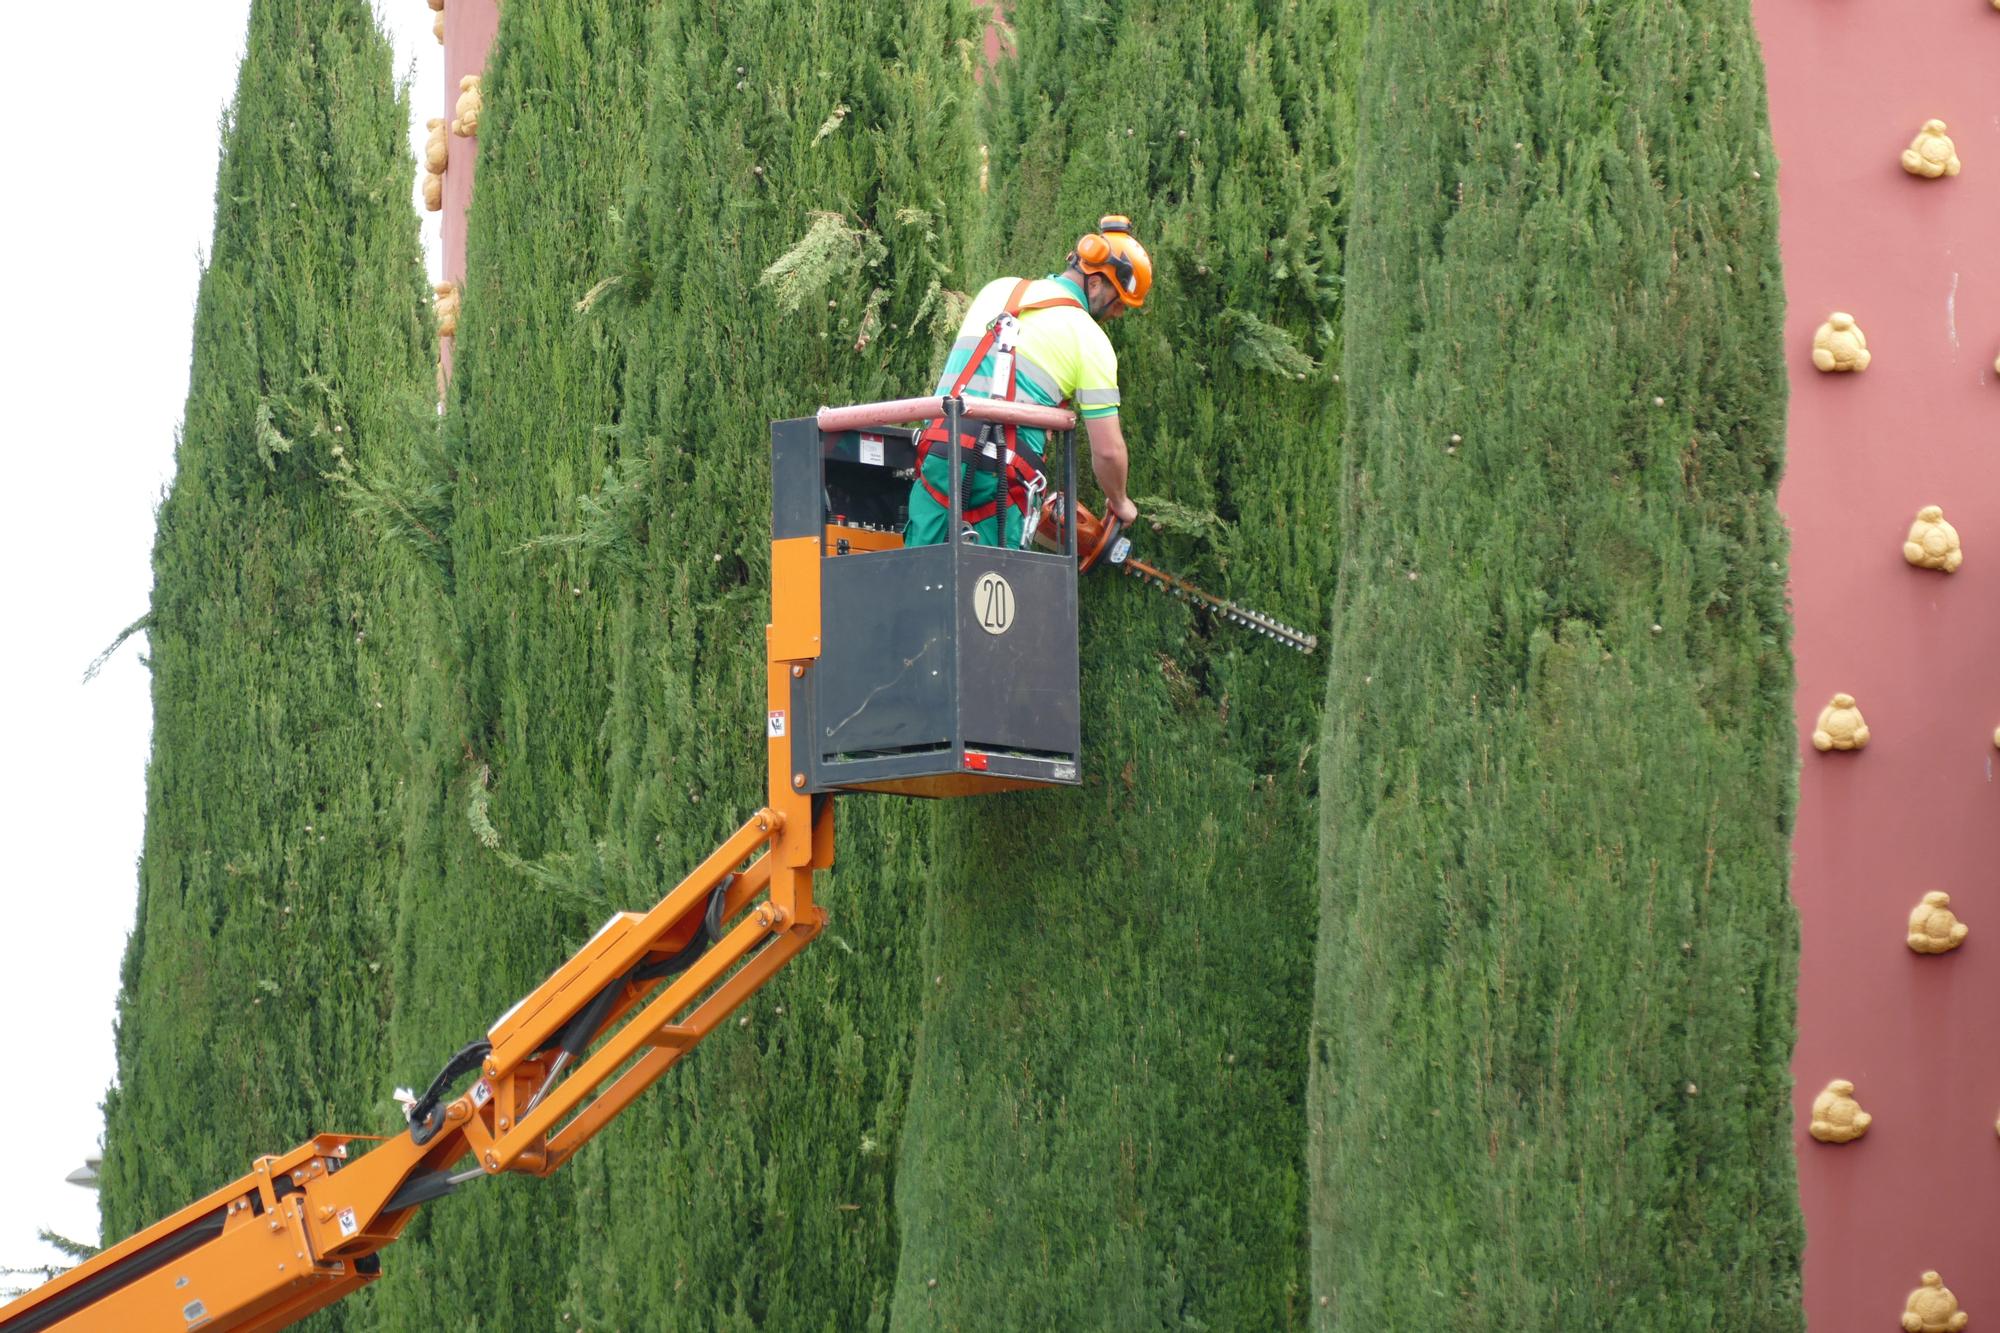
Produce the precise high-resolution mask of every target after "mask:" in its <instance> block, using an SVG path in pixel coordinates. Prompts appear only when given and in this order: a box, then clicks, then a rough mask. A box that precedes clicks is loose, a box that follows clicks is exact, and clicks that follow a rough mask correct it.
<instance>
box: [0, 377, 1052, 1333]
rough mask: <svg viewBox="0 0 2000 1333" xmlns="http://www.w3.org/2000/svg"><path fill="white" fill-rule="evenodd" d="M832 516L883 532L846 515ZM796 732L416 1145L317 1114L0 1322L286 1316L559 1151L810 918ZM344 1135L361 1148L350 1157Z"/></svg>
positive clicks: (523, 1018)
mask: <svg viewBox="0 0 2000 1333" xmlns="http://www.w3.org/2000/svg"><path fill="white" fill-rule="evenodd" d="M968 406H971V405H970V404H968ZM939 408H940V404H939V400H937V399H935V398H932V399H908V400H898V401H897V402H894V403H879V404H866V405H862V406H860V407H854V408H835V409H822V410H821V419H822V423H823V424H826V423H827V422H828V421H829V420H832V421H839V420H843V419H849V418H859V419H863V420H865V421H871V422H872V423H876V424H887V423H890V422H894V421H902V420H911V419H916V418H918V417H921V416H926V415H933V416H934V415H937V413H938V410H939ZM967 415H968V416H974V415H977V416H980V417H991V418H995V419H1014V420H1018V421H1023V422H1026V423H1027V424H1031V425H1043V426H1046V427H1049V428H1053V429H1069V428H1071V427H1072V426H1073V425H1074V419H1073V417H1072V416H1071V415H1070V414H1069V413H1068V412H1059V411H1055V410H1052V409H1046V408H1028V407H1026V406H1024V405H1016V404H1004V403H980V404H978V405H977V406H976V407H972V410H971V411H968V413H967ZM840 535H845V536H850V539H851V540H853V539H865V540H866V541H867V542H868V543H869V545H870V546H873V545H874V544H876V543H878V542H880V543H881V544H882V545H888V544H890V543H888V542H887V541H884V540H883V539H882V538H880V537H879V536H878V535H877V534H864V533H861V532H860V530H852V531H851V532H850V530H847V529H841V530H840ZM898 544H899V543H898ZM825 549H826V534H821V535H820V536H816V537H813V536H809V537H793V538H786V539H782V540H773V541H772V543H771V622H770V624H769V625H767V626H766V627H765V630H764V636H765V673H766V674H765V679H766V685H767V691H768V697H769V708H770V711H771V715H772V718H773V719H774V720H775V719H777V718H779V717H781V716H788V714H789V711H790V708H791V694H792V681H793V680H794V679H795V678H797V677H801V676H803V675H804V674H805V673H806V671H807V670H809V669H810V668H811V666H812V664H813V662H814V660H815V659H817V658H818V657H819V655H820V561H821V559H822V552H823V551H824V550H825ZM864 549H865V548H864ZM792 732H793V728H792V727H791V726H789V725H787V726H782V727H780V726H777V725H772V726H770V727H768V728H767V734H768V741H767V745H768V751H767V760H768V773H769V777H768V791H767V795H766V802H765V806H764V808H763V809H761V810H759V811H758V812H757V813H756V814H754V815H752V816H751V817H750V819H749V820H748V821H746V822H745V823H744V825H743V827H741V828H740V829H738V830H737V831H736V832H735V834H733V835H732V836H731V837H730V838H729V840H728V841H727V842H725V843H723V844H722V846H721V847H719V848H717V849H716V850H715V852H714V853H713V854H711V855H710V856H709V858H708V859H707V860H706V861H704V862H702V863H701V865H700V866H698V867H697V868H696V869H695V870H694V872H693V873H692V874H690V875H689V876H688V877H687V878H686V879H684V880H682V881H681V882H680V883H679V884H678V885H676V886H675V887H674V888H673V890H672V891H671V892H669V893H668V894H667V895H666V897H664V898H662V899H661V900H660V901H659V902H658V903H657V904H655V905H654V907H653V908H652V909H651V910H650V911H647V912H643V913H640V912H621V913H619V914H618V915H616V916H614V917H613V918H612V919H611V920H610V921H608V922H606V923H605V925H604V927H603V928H602V929H601V930H599V931H598V932H597V934H596V935H594V936H593V937H592V938H591V939H590V940H589V942H587V943H586V944H585V945H584V946H583V947H582V948H581V949H579V950H577V952H576V954H575V955H574V956H572V957H571V958H570V960H569V961H568V962H566V963H564V964H563V965H562V966H561V967H559V968H557V969H556V971H555V972H554V973H553V974H551V975H550V976H549V978H548V979H547V980H546V981H544V982H542V984H541V985H539V986H537V987H536V988H535V989H534V991H533V992H532V993H530V994H529V995H528V996H527V997H526V998H524V999H522V1000H521V1001H520V1002H519V1003H518V1004H516V1005H515V1006H514V1007H513V1008H512V1009H511V1010H509V1011H508V1012H507V1013H506V1014H505V1015H503V1016H502V1017H501V1019H500V1020H499V1022H497V1023H495V1024H494V1025H493V1027H492V1028H491V1029H490V1030H489V1032H488V1033H487V1040H488V1041H489V1042H490V1043H491V1050H490V1051H489V1052H488V1053H487V1054H486V1056H485V1057H484V1059H483V1061H482V1062H481V1064H480V1069H479V1074H480V1077H479V1078H478V1079H477V1080H476V1081H475V1082H474V1083H473V1084H472V1086H471V1087H470V1088H468V1089H467V1090H466V1091H465V1092H464V1093H462V1094H461V1095H459V1096H458V1097H457V1098H456V1099H455V1100H452V1101H451V1102H449V1103H447V1104H446V1105H445V1106H444V1123H443V1128H442V1129H440V1130H439V1131H438V1132H437V1133H436V1134H435V1136H434V1137H432V1138H430V1139H429V1140H428V1141H427V1142H424V1143H418V1142H417V1141H416V1136H415V1135H413V1134H411V1133H407V1132H406V1133H399V1134H396V1135H394V1136H391V1137H388V1138H376V1137H373V1136H366V1135H350V1134H322V1135H318V1136H316V1137H314V1138H313V1139H311V1140H309V1141H308V1142H306V1143H303V1144H300V1145H299V1146H298V1147H296V1148H294V1149H292V1150H291V1151H290V1152H288V1153H285V1154H283V1155H281V1156H270V1157H260V1158H258V1159H257V1160H256V1161H255V1163H254V1164H253V1166H252V1169H251V1170H250V1171H249V1173H248V1174H246V1175H244V1176H242V1177H241V1178H239V1179H238V1180H236V1181H234V1182H232V1183H231V1184H229V1185H227V1186H224V1187H223V1188H222V1189H219V1190H217V1191H216V1192H215V1193H213V1194H210V1195H208V1196H207V1197H206V1198H204V1199H201V1200H200V1201H198V1202H196V1203H193V1204H190V1205H188V1206H187V1207H186V1208H184V1209H182V1210H181V1211H180V1212H178V1213H175V1214H174V1215H172V1216H171V1217H168V1218H165V1219H163V1220H161V1221H159V1222H157V1223H155V1224H154V1225H152V1226H150V1227H148V1228H146V1229H145V1230H144V1231H141V1232H139V1233H137V1234H136V1235H133V1236H131V1237H129V1238H127V1239H126V1240H124V1241H122V1242H120V1243H119V1244H117V1245H115V1246H112V1247H111V1248H109V1249H107V1250H105V1251H103V1252H102V1253H100V1254H99V1255H97V1256H96V1257H95V1258H93V1259H91V1260H90V1261H89V1262H87V1263H84V1264H81V1265H79V1266H78V1267H76V1268H73V1269H71V1270H70V1271H69V1272H67V1273H64V1274H63V1275H61V1276H60V1277H57V1278H55V1279H53V1280H51V1281H49V1282H47V1283H44V1284H43V1285H42V1286H40V1287H37V1288H36V1289H35V1290H34V1291H32V1292H30V1293H28V1294H27V1295H26V1296H23V1297H22V1298H20V1299H19V1300H17V1301H15V1302H14V1303H13V1304H11V1305H8V1306H6V1307H5V1308H4V1309H0V1333H40V1330H42V1329H60V1330H62V1333H84V1331H85V1330H91V1331H93V1333H96V1331H102V1333H127V1330H131V1329H174V1330H203V1333H235V1331H236V1330H243V1331H245V1333H261V1330H266V1329H280V1328H285V1327H288V1326H289V1325H291V1324H293V1323H296V1322H297V1321H298V1320H300V1319H303V1318H304V1317H305V1316H307V1315H309V1314H311V1313H313V1312H314V1311H315V1310H319V1309H321V1308H323V1307H325V1306H327V1305H330V1304H332V1303H333V1302H334V1301H337V1300H339V1299H340V1298H341V1297H342V1296H345V1295H347V1294H348V1293H349V1292H351V1291H353V1290H355V1289H356V1288H358V1287H361V1286H364V1285H366V1284H367V1283H369V1282H372V1281H374V1280H375V1278H376V1276H377V1274H378V1273H379V1271H380V1264H379V1261H378V1260H376V1259H375V1258H374V1256H375V1254H376V1252H377V1251H379V1250H380V1249H381V1248H382V1247H383V1246H385V1245H387V1244H388V1243H389V1242H391V1241H393V1240H395V1239H396V1238H397V1237H398V1236H400V1235H401V1234H402V1231H403V1228H404V1227H405V1226H407V1225H408V1224H409V1221H410V1219H411V1218H412V1217H413V1216H414V1215H415V1213H416V1210H417V1208H418V1207H420V1206H421V1205H422V1203H424V1202H426V1201H428V1200H430V1199H433V1198H437V1197H441V1195H442V1194H443V1193H448V1192H449V1189H450V1188H456V1186H457V1185H458V1184H459V1183H461V1182H463V1181H467V1180H471V1179H475V1178H477V1177H479V1176H491V1175H498V1174H500V1173H502V1172H507V1171H513V1172H521V1173H525V1174H528V1175H535V1176H545V1175H548V1174H549V1173H550V1172H552V1171H554V1170H555V1169H556V1168H558V1167H560V1166H561V1165H562V1164H563V1163H564V1162H567V1161H568V1160H569V1159H570V1158H571V1157H572V1156H574V1155H575V1154H576V1152H577V1150H578V1149H579V1148H581V1147H582V1146H583V1145H584V1144H586V1143H588V1142H589V1141H590V1140H591V1139H592V1138H594V1137H596V1135H597V1134H598V1133H599V1132H601V1131H602V1130H603V1129H604V1128H605V1126H607V1125H609V1124H610V1123H611V1121H612V1120H613V1119H615V1118H616V1117H617V1115H618V1113H619V1112H621V1111H623V1110H624V1109H625V1108H626V1107H627V1106H629V1105H631V1104H632V1102H633V1100H634V1099H635V1098H637V1097H638V1096H639V1094H640V1093H642V1092H644V1091H645V1090H646V1088H647V1087H648V1086H649V1085H650V1084H651V1083H652V1082H653V1081H654V1080H655V1079H657V1078H659V1077H660V1076H661V1075H662V1074H664V1073H666V1072H667V1070H669V1069H670V1068H672V1067H673V1065H674V1063H675V1062H676V1061H678V1060H679V1059H680V1058H681V1057H682V1056H684V1055H686V1054H687V1053H688V1052H689V1051H690V1050H692V1049H694V1047H695V1046H696V1045H697V1044H699V1043H700V1041H701V1040H702V1038H704V1037H706V1036H707V1035H708V1034H709V1033H711V1032H713V1031H714V1030H715V1029H716V1027H717V1026H718V1025H719V1024H721V1022H722V1021H723V1020H724V1019H725V1018H727V1017H728V1016H729V1014H730V1013H731V1012H732V1011H733V1010H734V1009H735V1008H736V1007H737V1006H738V1005H740V1004H742V1003H743V1001H744V1000H745V999H747V998H749V996H750V995H751V993H752V992H754V991H756V990H757V989H758V988H759V987H760V986H762V985H763V984H764V983H765V982H766V981H768V980H770V978H771V977H772V976H773V975H774V974H775V973H776V972H777V971H778V970H779V969H780V968H782V967H783V966H784V965H785V964H786V963H787V962H789V961H791V959H792V958H793V957H795V956H796V955H797V954H798V953H799V951H800V950H802V949H804V948H805V947H806V945H807V944H809V943H811V942H812V939H813V937H814V936H816V935H818V934H819V932H820V930H821V928H822V927H824V926H825V924H826V913H825V912H824V911H822V910H821V909H820V908H819V907H818V906H817V905H816V904H815V903H814V902H813V873H814V872H815V871H818V870H825V869H827V868H829V867H830V866H832V864H833V831H834V826H833V800H832V798H831V797H830V796H823V797H820V798H817V809H816V798H815V797H814V796H812V795H811V794H809V793H808V792H806V791H805V789H804V788H805V784H806V778H805V775H804V773H802V772H799V771H797V770H795V769H794V767H793V764H792ZM996 789H997V788H996V787H995V786H993V785H992V784H987V785H985V786H983V787H981V788H979V790H985V791H992V790H996ZM925 794H937V795H958V794H969V793H960V792H957V791H950V792H946V791H939V792H936V793H925ZM753 858H754V859H753ZM746 862H748V864H747V865H746V864H745V863H746ZM718 889H720V890H722V891H723V893H724V895H725V897H724V904H723V908H722V913H721V918H720V919H721V921H722V922H724V923H728V922H732V921H733V922H735V924H734V926H728V925H726V924H725V927H724V929H723V931H722V933H721V934H720V937H719V938H717V939H715V940H714V941H712V942H711V944H710V946H709V948H708V949H707V951H706V952H704V953H702V954H701V955H700V956H699V958H697V959H696V960H695V961H694V962H693V963H692V964H691V965H689V966H688V967H687V968H686V970H685V971H682V972H680V973H679V974H678V975H675V976H671V977H667V976H661V977H656V978H654V979H651V980H634V979H633V974H634V972H635V970H636V969H640V968H643V967H644V966H645V965H647V964H648V963H653V962H657V961H658V960H661V959H664V958H668V957H671V956H673V955H676V954H679V953H681V952H682V950H684V949H685V948H687V947H688V945H689V944H690V943H691V942H692V941H693V940H694V939H695V936H696V934H697V932H698V931H699V930H700V928H701V926H702V922H703V919H704V917H705V915H706V913H707V910H708V907H709V904H710V898H711V895H712V894H714V893H715V892H716V891H717V890H718ZM621 982H622V983H623V984H622V988H621V990H620V991H619V993H618V994H617V995H616V996H615V998H614V999H613V1001H612V1002H611V1004H610V1006H609V1007H608V1009H607V1010H605V1011H604V1014H603V1017H602V1019H601V1021H600V1022H598V1023H597V1025H596V1030H595V1031H594V1032H592V1033H591V1034H590V1036H589V1041H588V1042H587V1043H586V1044H585V1046H584V1050H585V1051H587V1052H588V1054H585V1055H583V1056H582V1058H581V1060H580V1061H579V1062H578V1063H575V1064H574V1065H572V1066H570V1067H568V1068H567V1069H563V1070H553V1069H552V1065H553V1063H554V1061H553V1060H552V1059H551V1058H550V1057H549V1055H548V1052H549V1051H550V1050H551V1048H552V1044H553V1043H555V1042H556V1040H557V1038H558V1037H559V1036H560V1035H561V1034H563V1033H564V1031H565V1029H566V1028H567V1027H568V1026H569V1024H570V1023H571V1022H572V1020H575V1019H576V1018H577V1016H578V1015H579V1014H581V1013H583V1012H585V1011H586V1009H588V1008H589V1006H590V1005H591V1004H592V1003H593V1001H595V1000H597V998H598V997H599V996H600V995H601V994H603V993H604V992H605V991H606V989H607V988H608V987H612V986H619V985H620V983H621ZM621 1024H622V1026H620V1025H621ZM614 1029H615V1031H614ZM607 1034H608V1035H607ZM593 1047H594V1049H592V1048H593ZM468 1072H469V1071H468ZM553 1074H560V1075H561V1077H559V1078H553V1077H552V1075H553ZM538 1094H540V1097H539V1100H537V1095H538ZM355 1143H370V1144H372V1145H373V1146H372V1147H370V1148H368V1149H367V1150H366V1151H365V1152H362V1153H360V1154H358V1155H356V1156H354V1157H352V1158H350V1156H349V1152H348V1145H350V1144H355ZM468 1157H469V1158H470V1159H471V1160H472V1162H473V1165H472V1166H471V1167H470V1168H469V1169H467V1170H465V1171H463V1172H462V1173H461V1174H460V1175H459V1176H458V1177H457V1178H456V1179H454V1180H453V1181H451V1182H450V1183H449V1185H448V1186H447V1187H444V1188H440V1189H437V1190H433V1191H431V1192H428V1193H420V1194H419V1197H415V1198H413V1197H412V1192H413V1188H414V1187H416V1186H419V1185H421V1184H423V1183H425V1182H427V1181H429V1182H433V1183H434V1182H435V1181H436V1180H437V1179H438V1176H439V1174H440V1173H444V1172H446V1171H448V1170H449V1169H450V1168H452V1167H453V1166H455V1165H456V1164H458V1163H460V1162H461V1161H462V1160H464V1159H466V1158H468ZM162 1256H165V1257H164V1258H163V1257H162Z"/></svg>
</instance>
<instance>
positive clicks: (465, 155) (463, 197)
mask: <svg viewBox="0 0 2000 1333" xmlns="http://www.w3.org/2000/svg"><path fill="white" fill-rule="evenodd" d="M499 29H500V0H445V5H444V98H443V110H442V111H441V112H440V113H439V114H440V115H442V116H443V117H444V119H445V123H446V124H447V125H449V124H450V123H451V120H452V116H453V112H454V109H455V108H456V107H457V106H458V81H459V79H460V78H461V77H462V76H464V75H467V74H478V73H480V72H481V71H483V70H484V69H485V68H486V52H487V50H488V49H489V48H491V47H492V45H493V35H494V33H496V32H498V31H499ZM478 162H479V140H478V139H477V138H470V139H462V138H460V137H459V136H457V135H455V134H454V135H452V136H451V164H450V165H449V166H447V167H446V168H445V173H444V219H443V222H444V281H446V282H457V283H463V282H464V281H465V214H466V210H467V209H468V208H470V207H471V206H472V178H473V174H474V169H475V168H476V167H477V166H478ZM452 342H453V339H450V338H446V339H444V347H443V354H444V369H445V373H446V374H450V373H451V361H452Z"/></svg>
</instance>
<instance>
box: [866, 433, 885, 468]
mask: <svg viewBox="0 0 2000 1333" xmlns="http://www.w3.org/2000/svg"><path fill="white" fill-rule="evenodd" d="M861 461H862V462H864V463H873V464H875V465H876V466H877V467H880V466H881V465H882V437H881V436H880V435H864V436H862V437H861Z"/></svg>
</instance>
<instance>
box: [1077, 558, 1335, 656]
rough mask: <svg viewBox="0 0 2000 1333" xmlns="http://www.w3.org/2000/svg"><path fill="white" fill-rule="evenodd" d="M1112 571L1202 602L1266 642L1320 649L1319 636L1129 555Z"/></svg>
mask: <svg viewBox="0 0 2000 1333" xmlns="http://www.w3.org/2000/svg"><path fill="white" fill-rule="evenodd" d="M1112 568H1114V569H1117V570H1120V571H1122V572H1123V573H1125V574H1126V575H1128V576H1129V577H1131V578H1135V579H1138V580H1139V581H1140V582H1142V583H1150V584H1152V585H1153V586H1154V587H1155V588H1161V589H1164V590H1165V591H1167V592H1170V593H1172V594H1173V595H1174V596H1176V597H1180V598H1183V599H1185V600H1188V601H1195V602H1200V603H1201V604H1202V605H1204V606H1206V607H1208V608H1209V609H1210V610H1212V611H1214V612H1215V613H1216V614H1217V615H1219V616H1221V617H1222V618H1223V619H1224V620H1227V621H1228V622H1229V623H1230V624H1232V625H1241V626H1242V627H1243V628H1244V629H1247V630H1249V631H1250V632H1251V633H1253V634H1261V635H1263V636H1264V637H1265V638H1267V639H1276V640H1277V641H1278V642H1279V643H1282V644H1284V645H1285V647H1287V648H1296V649H1298V650H1299V651H1300V652H1302V653H1309V652H1311V651H1312V650H1313V649H1315V648H1317V647H1319V636H1318V635H1317V634H1307V633H1305V632H1304V631H1303V630H1296V629H1293V628H1292V627H1291V626H1290V625H1287V624H1285V623H1284V622H1283V621H1281V620H1273V619H1271V617H1269V616H1267V615H1265V614H1264V613H1263V612H1261V611H1252V610H1251V609H1250V608H1249V607H1247V606H1238V605H1237V604H1236V603H1235V602H1231V601H1225V600H1224V599H1223V598H1220V597H1217V596H1215V595H1214V594H1213V593H1206V592H1203V591H1202V590H1201V589H1200V588H1197V587H1195V586H1194V585H1193V584H1192V583H1189V582H1188V581H1187V580H1186V579H1184V578H1181V577H1180V576H1179V575H1176V574H1169V573H1167V572H1166V571H1165V570H1160V569H1155V568H1153V567H1152V566H1151V565H1149V564H1146V563H1145V562H1144V561H1142V560H1134V559H1132V557H1130V556H1127V557H1125V559H1123V560H1121V561H1119V562H1118V563H1116V564H1115V565H1113V566H1112Z"/></svg>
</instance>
